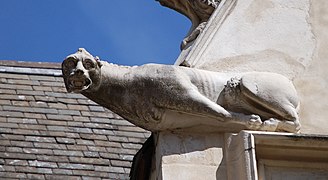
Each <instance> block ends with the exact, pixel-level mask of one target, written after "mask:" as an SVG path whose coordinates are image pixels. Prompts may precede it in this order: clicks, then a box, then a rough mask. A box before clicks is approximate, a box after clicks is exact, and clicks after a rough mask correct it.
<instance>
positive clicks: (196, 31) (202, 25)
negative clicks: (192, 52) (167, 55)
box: [180, 22, 207, 50]
mask: <svg viewBox="0 0 328 180" xmlns="http://www.w3.org/2000/svg"><path fill="white" fill-rule="evenodd" d="M206 24H207V22H202V23H200V24H199V25H198V26H197V27H196V28H195V29H194V30H193V31H192V32H191V33H190V34H189V35H188V36H187V37H186V38H184V39H183V41H182V42H181V47H180V48H181V50H183V49H184V48H185V47H186V46H187V44H188V43H190V42H192V41H194V40H195V39H196V38H197V37H198V35H199V34H200V33H202V32H203V30H204V29H205V26H206Z"/></svg>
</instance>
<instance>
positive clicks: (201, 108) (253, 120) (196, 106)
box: [189, 90, 262, 130]
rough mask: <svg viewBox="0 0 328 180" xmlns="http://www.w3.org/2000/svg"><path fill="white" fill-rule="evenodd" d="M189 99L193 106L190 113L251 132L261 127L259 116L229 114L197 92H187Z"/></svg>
mask: <svg viewBox="0 0 328 180" xmlns="http://www.w3.org/2000/svg"><path fill="white" fill-rule="evenodd" d="M189 97H191V99H189V102H190V101H192V102H190V103H192V104H193V105H192V107H193V108H192V109H191V112H190V113H193V114H198V115H201V116H207V117H211V118H215V119H218V120H220V121H224V122H229V123H237V124H243V125H245V126H246V127H247V128H249V129H252V130H257V129H259V128H260V126H261V125H262V121H261V118H260V116H257V115H245V114H242V113H234V112H229V111H227V110H226V109H224V108H223V107H222V106H220V105H218V104H216V103H215V102H213V101H211V100H209V99H208V98H207V97H205V96H203V95H202V94H201V93H199V92H198V91H197V90H191V91H189Z"/></svg>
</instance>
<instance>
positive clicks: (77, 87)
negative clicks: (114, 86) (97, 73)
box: [69, 77, 91, 92]
mask: <svg viewBox="0 0 328 180" xmlns="http://www.w3.org/2000/svg"><path fill="white" fill-rule="evenodd" d="M90 85H91V80H90V79H89V78H87V77H70V78H69V86H70V87H69V89H70V90H71V91H73V92H80V91H83V90H86V89H88V88H89V86H90Z"/></svg>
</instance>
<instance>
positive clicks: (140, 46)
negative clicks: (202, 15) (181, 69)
mask: <svg viewBox="0 0 328 180" xmlns="http://www.w3.org/2000/svg"><path fill="white" fill-rule="evenodd" d="M0 22H1V26H0V27H1V28H0V59H1V60H20V61H38V62H61V61H62V60H63V59H64V58H65V57H66V56H67V55H68V54H71V53H74V52H75V51H76V50H77V48H79V47H84V48H86V49H87V50H88V51H89V52H90V53H91V54H93V55H98V56H99V57H100V58H101V59H103V60H107V61H110V62H113V63H117V64H123V65H141V64H145V63H162V64H173V63H174V61H175V60H176V58H177V56H178V55H179V53H180V48H179V46H180V42H181V40H182V39H183V38H184V36H185V35H186V33H187V31H188V30H189V27H190V21H189V20H188V19H187V18H186V17H184V16H183V15H181V14H179V13H177V12H175V11H173V10H171V9H168V8H165V7H163V6H161V5H160V4H159V3H158V2H157V1H155V0H1V5H0Z"/></svg>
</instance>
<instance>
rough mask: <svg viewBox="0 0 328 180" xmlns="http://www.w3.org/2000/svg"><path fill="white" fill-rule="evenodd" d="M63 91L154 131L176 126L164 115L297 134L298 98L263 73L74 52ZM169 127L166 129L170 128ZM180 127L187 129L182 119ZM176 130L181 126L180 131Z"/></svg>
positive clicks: (286, 83)
mask: <svg viewBox="0 0 328 180" xmlns="http://www.w3.org/2000/svg"><path fill="white" fill-rule="evenodd" d="M62 71H63V77H64V81H65V85H66V88H67V91H68V92H75V93H81V94H83V95H84V96H86V97H88V98H89V99H91V100H93V101H94V102H96V103H98V104H100V105H101V106H104V107H106V108H108V109H109V110H111V111H113V112H115V113H117V114H118V115H120V116H122V117H123V118H125V119H127V120H128V121H130V122H131V123H133V124H135V125H137V126H140V127H143V128H145V129H147V130H150V131H153V132H156V131H161V130H168V129H174V128H177V127H175V126H174V122H175V121H179V119H176V118H175V119H174V118H173V119H170V120H169V121H170V122H169V123H167V125H166V126H160V125H159V124H161V121H164V120H165V119H166V121H167V117H166V114H167V113H168V112H169V111H170V112H172V111H173V112H177V113H179V114H188V115H192V116H197V117H199V118H198V119H197V122H196V123H195V122H193V124H197V123H198V124H199V125H202V123H203V122H202V118H209V119H212V121H215V122H218V123H219V122H221V123H222V122H225V123H231V124H232V125H231V126H233V125H234V124H239V125H240V124H242V125H244V126H245V129H250V130H265V131H286V132H299V130H300V123H299V117H298V113H297V110H298V108H299V98H298V96H297V93H296V90H295V88H294V86H293V84H292V83H291V81H290V80H289V79H287V78H286V77H284V76H282V75H279V74H275V73H268V72H248V73H220V72H211V71H205V70H199V69H195V68H187V67H182V66H173V65H160V64H146V65H142V66H132V67H130V66H119V65H115V64H110V63H107V62H105V61H101V60H99V58H98V57H93V56H92V55H91V54H90V53H88V52H87V51H86V50H85V49H83V48H80V49H79V50H78V51H77V52H76V53H75V54H72V55H69V56H68V57H67V58H66V59H65V60H64V61H63V63H62ZM170 123H171V124H172V125H170ZM183 126H185V127H189V126H190V125H188V120H187V121H185V122H184V123H183ZM179 128H183V127H181V125H180V127H179Z"/></svg>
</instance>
